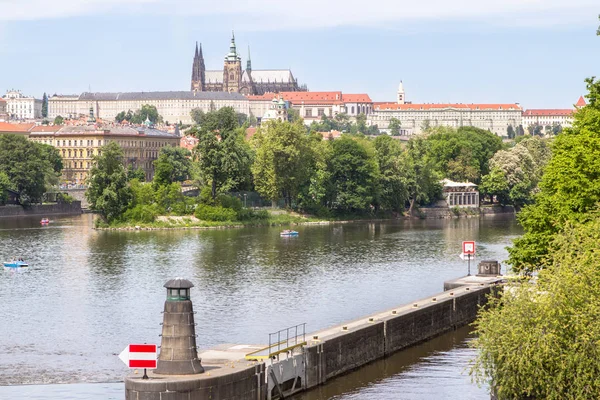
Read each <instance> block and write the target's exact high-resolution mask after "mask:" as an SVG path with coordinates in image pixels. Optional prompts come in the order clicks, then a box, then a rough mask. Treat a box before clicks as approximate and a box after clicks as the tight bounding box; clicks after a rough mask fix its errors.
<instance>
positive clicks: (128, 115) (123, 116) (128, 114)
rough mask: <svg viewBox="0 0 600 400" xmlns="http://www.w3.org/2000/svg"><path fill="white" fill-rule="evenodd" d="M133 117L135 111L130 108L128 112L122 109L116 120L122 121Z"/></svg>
mask: <svg viewBox="0 0 600 400" xmlns="http://www.w3.org/2000/svg"><path fill="white" fill-rule="evenodd" d="M132 119H133V113H132V112H131V110H128V111H127V112H125V111H121V112H120V113H118V114H117V116H116V117H115V121H116V122H118V123H121V122H123V121H131V120H132Z"/></svg>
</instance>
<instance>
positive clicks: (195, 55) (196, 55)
mask: <svg viewBox="0 0 600 400" xmlns="http://www.w3.org/2000/svg"><path fill="white" fill-rule="evenodd" d="M196 58H198V42H196V54H194V60H196Z"/></svg>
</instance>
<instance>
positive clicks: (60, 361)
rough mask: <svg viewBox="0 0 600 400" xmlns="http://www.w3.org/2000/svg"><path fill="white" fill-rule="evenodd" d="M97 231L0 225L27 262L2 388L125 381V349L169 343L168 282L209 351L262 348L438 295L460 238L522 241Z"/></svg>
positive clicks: (10, 293)
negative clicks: (163, 331)
mask: <svg viewBox="0 0 600 400" xmlns="http://www.w3.org/2000/svg"><path fill="white" fill-rule="evenodd" d="M91 227H92V218H91V216H90V215H82V216H80V217H75V218H56V220H54V221H53V222H52V223H51V224H50V226H49V227H41V226H40V225H39V219H38V218H29V219H27V218H22V219H17V220H3V219H0V243H2V246H0V257H1V258H3V259H7V258H9V257H11V256H12V255H23V256H25V257H26V258H27V260H28V261H29V262H30V265H31V267H30V271H29V272H28V273H25V274H12V275H11V274H8V273H3V274H1V275H0V302H1V303H2V305H3V306H2V308H1V310H2V311H1V316H2V321H3V323H2V324H0V385H1V384H15V383H36V382H44V383H57V382H83V381H88V382H94V381H111V380H119V379H121V378H122V376H123V375H124V374H125V373H126V372H127V370H126V369H125V367H124V366H123V365H122V363H121V361H120V360H118V358H117V357H116V355H115V354H116V353H119V352H120V351H121V350H122V349H123V347H124V346H125V345H126V344H128V343H134V342H148V343H158V342H159V341H160V338H159V336H158V335H159V333H160V326H159V323H160V322H161V311H162V307H163V302H164V298H165V290H164V288H163V284H164V283H165V282H166V281H167V280H168V279H170V278H173V277H186V278H189V279H190V280H192V281H193V283H194V284H195V285H196V287H195V288H194V289H193V290H192V300H193V301H194V306H195V310H196V311H197V312H198V314H197V315H196V321H197V323H198V326H197V333H198V344H199V346H201V347H202V348H208V347H212V346H214V345H217V344H221V343H240V344H260V343H265V342H266V341H267V340H268V339H267V338H268V336H267V334H268V333H269V332H273V331H277V330H279V329H281V328H285V327H287V326H292V325H296V324H298V323H303V322H306V323H307V329H308V330H309V331H315V330H318V329H321V328H325V327H327V326H330V325H333V324H337V323H341V322H343V321H347V320H351V319H355V318H358V317H361V316H365V315H368V314H369V313H372V312H374V311H378V310H382V309H386V308H391V307H393V306H396V305H399V304H403V303H408V302H410V301H412V300H414V299H417V298H421V297H425V296H428V295H431V294H434V293H437V292H439V291H440V290H441V289H442V284H443V281H444V280H447V279H451V278H455V277H457V276H460V275H464V274H465V273H466V264H465V262H463V261H462V260H460V259H459V258H458V254H459V253H460V251H461V249H460V247H461V246H460V244H461V242H462V241H463V240H476V241H477V242H478V256H479V257H480V258H484V259H485V258H492V259H500V260H503V259H504V258H506V251H505V249H504V247H505V246H507V245H508V244H510V239H511V238H513V237H515V236H516V235H518V234H520V230H519V228H518V226H517V224H516V222H515V221H514V219H506V218H504V219H501V218H489V219H476V218H472V219H457V220H422V221H421V220H410V221H386V222H364V223H349V224H333V225H309V226H300V227H298V228H297V230H298V231H299V232H300V236H299V237H297V238H280V237H279V231H280V228H275V227H274V228H270V227H268V228H243V229H227V230H207V231H199V230H189V231H131V232H117V231H106V232H97V231H94V230H93V229H91ZM82 366H85V367H82ZM15 371H18V372H17V373H15ZM465 385H466V384H465ZM0 397H1V396H0Z"/></svg>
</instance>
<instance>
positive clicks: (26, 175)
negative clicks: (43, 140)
mask: <svg viewBox="0 0 600 400" xmlns="http://www.w3.org/2000/svg"><path fill="white" fill-rule="evenodd" d="M57 153H58V151H57V150H56V149H55V148H53V147H52V146H49V145H42V144H39V143H35V142H31V141H29V140H27V139H26V138H25V137H23V136H20V135H0V172H3V173H4V174H5V175H6V176H7V177H8V180H9V182H10V187H11V188H12V189H14V190H15V191H17V192H19V202H20V203H21V204H22V205H28V204H30V203H31V202H37V201H40V200H41V198H42V194H43V193H44V192H45V187H46V182H49V181H53V180H55V179H56V176H57V175H56V174H57V172H56V169H58V170H59V171H60V168H62V161H61V160H60V157H58V161H57V160H56V158H55V157H54V156H55V155H56V154H57Z"/></svg>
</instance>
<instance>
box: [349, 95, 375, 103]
mask: <svg viewBox="0 0 600 400" xmlns="http://www.w3.org/2000/svg"><path fill="white" fill-rule="evenodd" d="M342 100H343V101H344V102H346V103H372V102H373V100H371V98H370V97H369V95H368V94H366V93H360V94H344V95H342Z"/></svg>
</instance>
